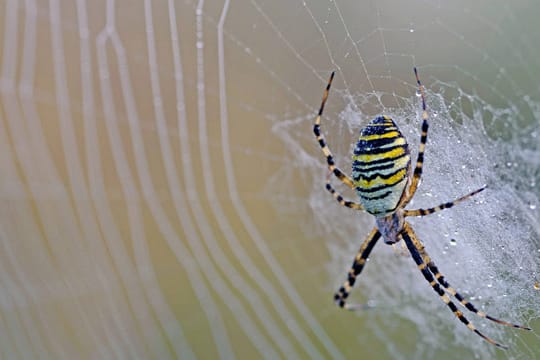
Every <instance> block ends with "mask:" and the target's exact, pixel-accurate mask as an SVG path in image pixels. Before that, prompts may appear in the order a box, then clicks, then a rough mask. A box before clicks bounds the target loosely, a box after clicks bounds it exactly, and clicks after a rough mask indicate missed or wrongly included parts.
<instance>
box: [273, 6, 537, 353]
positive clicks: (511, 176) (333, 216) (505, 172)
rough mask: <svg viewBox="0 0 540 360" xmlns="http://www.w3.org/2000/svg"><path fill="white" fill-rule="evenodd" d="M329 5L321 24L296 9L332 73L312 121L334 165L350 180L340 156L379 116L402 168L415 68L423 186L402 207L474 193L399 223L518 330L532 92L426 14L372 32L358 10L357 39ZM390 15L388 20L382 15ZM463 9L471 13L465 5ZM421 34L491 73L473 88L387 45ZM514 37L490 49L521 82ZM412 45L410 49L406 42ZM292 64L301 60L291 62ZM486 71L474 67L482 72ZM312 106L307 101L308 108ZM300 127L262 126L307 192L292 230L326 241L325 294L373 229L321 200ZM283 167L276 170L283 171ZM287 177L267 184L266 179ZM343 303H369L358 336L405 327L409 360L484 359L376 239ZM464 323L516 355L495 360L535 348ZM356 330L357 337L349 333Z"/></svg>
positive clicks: (528, 265)
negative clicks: (395, 132) (458, 355)
mask: <svg viewBox="0 0 540 360" xmlns="http://www.w3.org/2000/svg"><path fill="white" fill-rule="evenodd" d="M339 4H340V2H330V3H329V5H328V12H327V14H326V17H324V16H321V17H317V16H316V15H313V12H314V10H313V8H314V7H315V5H313V4H311V3H304V6H305V8H306V11H307V12H308V13H309V15H310V17H312V19H313V22H314V26H315V27H316V28H317V30H318V31H319V35H320V41H319V42H318V45H319V46H322V47H326V48H327V50H328V54H327V56H328V58H329V60H330V61H329V62H331V63H332V64H331V65H329V66H328V70H329V71H330V70H331V69H337V81H336V82H337V84H336V82H335V84H334V88H333V89H332V90H331V94H330V98H329V100H328V103H327V107H326V111H325V114H324V116H323V119H322V132H323V133H324V134H325V136H326V138H327V142H328V144H329V146H330V148H331V149H332V150H333V151H334V155H335V159H336V163H337V165H338V166H339V167H340V168H341V169H342V170H344V171H345V172H347V173H350V165H351V154H352V147H353V145H354V142H355V141H356V138H357V136H358V132H359V130H360V129H361V128H362V127H363V126H365V125H366V124H367V122H368V121H369V120H370V119H372V118H373V117H374V116H376V115H378V114H385V115H388V116H390V117H392V118H393V119H394V120H395V121H396V122H397V124H398V126H400V128H401V131H402V132H403V134H404V135H405V136H406V138H407V139H408V141H409V144H410V148H411V149H413V159H415V157H414V155H415V154H416V153H415V152H414V151H415V150H416V148H417V146H418V140H419V130H420V122H421V116H420V115H421V114H420V102H419V98H418V93H417V89H416V85H415V82H414V74H413V72H412V67H413V66H414V65H416V66H419V72H420V76H421V77H422V79H423V81H424V84H427V88H428V90H427V91H426V98H427V107H428V111H429V120H430V125H431V127H430V132H429V140H428V143H427V147H426V155H425V163H424V164H425V165H424V176H423V181H422V183H421V186H420V188H419V190H418V192H417V195H416V196H415V198H414V200H413V201H412V202H411V204H410V205H409V208H421V207H422V208H426V207H431V206H435V205H438V204H440V203H443V202H446V201H449V200H452V199H455V198H457V197H459V196H462V195H464V194H466V193H468V192H471V191H473V190H475V189H477V188H479V187H481V186H483V185H484V184H485V185H487V190H486V191H484V192H483V193H481V194H480V195H478V196H476V197H475V198H474V199H471V200H469V201H468V202H466V203H464V204H460V205H458V206H456V207H454V208H453V209H451V210H445V211H443V212H442V213H439V214H436V215H432V216H428V217H425V218H415V219H411V220H410V222H411V223H412V225H413V228H414V229H415V231H416V233H417V235H418V236H419V238H420V240H421V241H423V242H424V244H425V246H426V249H427V251H428V253H429V254H430V255H431V257H432V259H433V260H434V261H435V262H436V264H437V265H438V267H439V269H441V271H442V273H443V274H444V275H445V276H446V278H447V279H448V281H449V282H450V283H451V284H452V285H453V286H454V287H455V288H456V289H458V291H461V293H462V294H464V295H466V296H467V297H468V298H469V299H471V301H473V303H475V304H476V305H477V306H479V307H480V309H481V310H482V311H486V312H487V313H488V314H491V315H493V316H496V317H500V318H503V319H507V320H509V319H510V320H511V321H515V322H518V323H524V324H530V322H531V321H533V320H534V319H537V318H538V316H539V314H540V307H539V306H538V296H539V293H538V289H537V287H538V283H537V281H538V277H539V275H540V273H539V271H540V265H539V263H540V262H539V258H540V216H539V213H538V205H539V194H540V192H539V191H538V189H539V187H538V180H539V176H540V174H539V171H538V169H539V165H540V152H539V151H540V148H539V145H538V144H539V141H538V137H539V136H540V133H539V130H540V125H539V122H538V118H539V116H540V113H539V112H538V104H539V102H538V88H537V87H531V90H532V94H531V93H527V92H526V90H524V89H523V88H521V87H522V86H523V85H522V84H519V85H518V84H516V83H515V82H514V80H513V79H512V77H511V75H509V74H508V73H507V72H506V71H507V70H506V69H505V68H504V64H505V63H506V62H507V60H506V59H504V60H500V59H499V58H497V57H496V56H495V55H491V53H490V52H489V51H488V50H484V48H482V47H481V45H480V44H475V43H473V42H472V41H471V40H469V39H468V38H467V37H466V31H467V29H463V30H461V31H463V33H460V30H459V29H457V28H452V27H451V25H449V24H446V23H445V20H441V18H439V17H438V18H436V19H432V20H430V21H426V22H425V23H424V24H423V26H425V28H423V26H415V25H411V26H410V27H409V28H399V27H397V28H392V27H391V26H390V25H387V24H384V25H383V24H382V22H383V20H382V19H388V18H390V17H391V15H390V14H387V13H385V12H384V10H381V9H378V8H377V6H376V5H373V4H372V6H371V7H368V8H369V9H370V11H372V12H373V14H372V15H373V17H374V18H375V19H376V20H375V21H374V22H375V25H374V27H373V28H372V29H371V31H368V32H367V34H364V35H362V37H360V38H356V37H352V35H351V33H350V32H349V30H348V29H349V27H351V26H355V25H356V24H351V23H349V22H347V21H346V20H345V19H344V18H343V10H341V11H340V5H339ZM386 5H388V4H386ZM424 5H425V4H424ZM386 9H387V10H388V7H386ZM430 10H433V9H427V12H429V13H432V12H431V11H430ZM439 10H440V11H445V10H446V11H454V10H456V9H444V10H441V9H439ZM439 10H435V13H437V14H438V15H439V16H440V14H439V13H438V11H439ZM510 10H512V9H510ZM389 11H390V12H391V13H392V15H395V13H394V12H393V11H392V10H389ZM405 13H407V11H405ZM464 13H465V14H470V12H469V9H466V10H465V11H464ZM511 13H512V12H511ZM469 16H470V17H469V20H470V19H475V20H476V21H481V22H482V24H484V25H487V26H486V31H491V32H495V33H497V34H499V35H502V33H503V31H504V30H502V29H501V28H498V27H497V25H495V24H494V23H491V22H489V20H488V19H487V18H484V17H481V16H479V15H478V14H472V15H471V14H470V15H469ZM510 19H511V20H512V21H513V20H515V17H512V16H510V17H509V19H506V20H507V21H509V22H510V25H512V26H514V25H516V24H513V23H512V22H511V21H510ZM335 22H337V23H338V25H336V24H335ZM328 23H334V25H335V26H341V27H342V39H341V42H340V44H339V46H333V45H332V44H331V43H330V40H329V38H330V37H331V36H333V33H331V31H333V30H334V29H332V30H328V29H330V27H331V26H330V25H328ZM411 23H412V22H411ZM419 28H420V29H419ZM428 29H430V30H433V29H435V30H438V31H441V30H442V31H443V32H447V33H448V34H451V36H452V37H454V40H455V39H456V38H457V39H458V42H459V43H460V46H463V47H464V48H465V49H466V51H468V52H470V54H469V55H471V54H472V55H471V56H472V57H474V58H476V57H479V58H481V59H482V60H483V62H484V65H485V68H490V67H491V68H492V71H493V72H494V73H495V76H494V78H492V79H489V80H484V79H483V78H482V74H480V75H478V74H475V73H473V72H471V71H470V70H467V69H466V68H463V67H461V66H457V65H455V64H448V59H446V60H445V63H444V64H436V63H428V64H426V63H425V62H424V60H423V58H420V57H419V56H416V55H414V53H413V52H410V51H409V50H407V48H406V46H404V45H403V44H400V45H399V49H403V50H400V51H399V52H395V51H394V50H393V48H392V47H391V46H390V45H389V41H388V40H387V39H386V37H388V38H389V39H391V38H394V37H395V36H394V35H395V33H398V32H400V33H407V32H410V33H411V34H412V33H414V32H418V31H424V30H425V31H428ZM435 32H437V31H435ZM448 34H447V35H448ZM443 35H444V34H441V36H443ZM419 36H420V35H419ZM284 37H285V36H284ZM518 37H519V41H518V42H517V44H515V45H512V44H504V46H503V47H507V48H510V49H511V50H513V51H514V52H512V53H511V56H512V57H513V58H514V61H516V62H517V63H519V64H520V67H518V68H519V69H520V71H523V72H524V73H525V74H529V75H533V74H534V71H535V70H538V69H537V67H535V66H531V65H530V64H529V63H528V61H527V59H525V58H524V57H525V56H526V55H525V54H523V53H521V52H523V51H526V50H521V49H520V48H519V43H520V42H526V41H527V38H526V35H524V34H520V35H518ZM374 38H375V40H374ZM423 38H424V37H422V39H423ZM334 40H335V39H334ZM371 41H378V42H379V44H378V45H379V48H380V51H381V52H380V53H377V52H375V53H369V51H361V50H360V49H362V48H363V46H364V45H365V46H368V43H369V42H371ZM433 41H435V40H433ZM441 41H445V40H441ZM501 41H504V40H503V39H501ZM394 44H395V43H394ZM410 44H415V41H414V40H410ZM396 46H397V45H396ZM412 46H413V47H414V48H415V49H418V46H414V45H412ZM336 50H337V51H336ZM297 55H298V56H301V53H300V52H299V53H297ZM351 57H352V58H354V57H357V59H356V66H357V69H355V70H356V71H353V72H352V73H353V74H355V75H356V74H357V73H364V75H365V78H364V79H363V80H362V83H361V85H358V84H354V83H353V80H351V79H350V78H349V76H348V75H349V72H348V71H347V70H343V69H342V67H347V66H348V64H346V63H347V62H348V61H349V59H348V58H351ZM397 61H400V62H403V63H404V64H407V65H408V66H409V68H410V72H409V73H407V72H404V71H402V70H400V71H399V76H397V75H394V73H393V71H395V70H394V68H395V67H397V68H398V69H399V68H400V66H396V65H395V62H397ZM499 61H501V63H499ZM317 63H318V64H320V63H319V62H317ZM368 63H369V65H368ZM379 67H380V68H382V70H380V69H379ZM370 68H374V70H369V69H370ZM441 68H442V71H441ZM485 68H484V70H483V71H486V70H485ZM514 70H515V69H514ZM329 71H327V72H322V71H321V72H320V73H321V74H324V76H323V81H321V83H320V94H322V92H323V90H324V85H325V80H326V79H325V76H328V74H329ZM372 71H373V73H372ZM445 71H447V72H448V73H450V74H452V75H454V76H455V77H457V78H458V79H461V80H463V81H464V82H465V83H467V84H470V83H471V82H473V83H474V85H473V86H471V85H467V87H465V88H462V87H461V84H460V81H459V80H439V79H437V78H436V77H435V76H434V75H433V73H437V74H441V73H444V72H445ZM445 77H446V76H445ZM385 82H388V83H392V84H394V85H396V86H398V87H399V89H402V86H403V85H405V86H404V87H405V89H406V90H405V91H404V92H403V91H400V92H399V95H398V94H397V93H396V91H399V90H394V89H391V88H390V89H386V90H379V88H378V87H377V86H376V85H374V83H377V84H384V83H385ZM526 85H528V84H527V83H526ZM366 88H367V91H366V90H365V89H366ZM415 93H416V95H417V96H415ZM402 94H408V95H402ZM533 94H534V95H533ZM533 99H534V100H533ZM316 100H319V99H318V98H316ZM336 103H337V105H336ZM317 105H318V103H317V102H316V101H313V103H312V106H313V107H316V106H317ZM312 122H313V117H311V118H309V117H308V118H304V117H298V118H296V119H291V120H285V121H282V122H279V123H277V124H276V125H275V126H274V132H275V134H276V135H277V136H279V137H281V138H282V139H283V141H284V143H285V144H286V145H287V147H288V148H289V149H290V152H289V156H290V157H291V158H292V159H291V160H290V161H291V162H292V163H293V164H294V171H295V172H298V171H299V172H301V174H300V175H298V176H300V177H301V178H302V179H303V180H304V181H305V183H306V184H307V186H308V188H309V189H311V190H310V193H309V195H308V196H307V197H306V198H305V199H304V201H306V202H308V204H309V207H310V208H311V210H312V212H311V217H312V219H313V220H312V221H310V222H309V223H308V224H306V227H305V229H304V230H305V232H306V234H308V236H317V235H319V236H322V237H323V238H325V239H327V243H326V246H327V247H328V250H329V251H330V253H331V254H332V259H333V260H332V262H331V263H330V264H329V265H328V269H329V272H330V274H331V275H330V279H332V284H329V285H328V292H329V293H330V292H333V291H335V290H336V289H337V288H338V287H339V286H340V284H341V283H342V282H343V281H344V280H345V278H346V271H347V270H348V266H349V265H350V263H351V262H352V259H353V257H354V255H355V254H356V251H357V249H358V247H359V245H360V243H361V241H363V239H364V238H365V237H366V236H367V234H368V233H369V231H370V229H371V227H372V226H373V225H374V221H373V219H372V218H371V217H370V216H369V215H366V214H359V213H354V211H352V210H350V209H345V208H340V207H339V205H338V204H337V203H336V202H335V201H334V200H333V199H332V198H331V196H329V194H328V193H327V192H326V191H325V190H324V178H325V176H326V170H325V165H324V162H325V160H324V156H323V155H322V153H321V152H320V151H319V150H318V149H316V148H315V147H316V146H317V145H316V144H315V141H314V139H313V135H312V134H311V132H309V131H308V128H309V126H310V123H312ZM310 138H311V139H310ZM309 141H311V144H309ZM299 168H300V169H301V170H298V169H299ZM287 169H291V168H289V167H287ZM286 171H287V170H285V168H284V170H283V172H286ZM291 177H292V176H287V175H285V174H283V173H280V174H279V179H283V178H285V179H291ZM274 181H275V183H272V185H271V191H273V192H278V193H279V192H283V191H285V192H287V190H286V188H287V185H286V184H284V183H283V182H282V180H278V179H277V178H276V179H274ZM333 183H334V185H335V186H337V188H338V189H340V190H341V191H342V192H343V193H344V194H345V195H346V197H348V198H350V199H353V200H354V199H355V195H354V193H353V192H352V191H348V190H347V189H345V187H344V186H342V185H341V186H340V185H339V181H338V180H336V179H333ZM282 195H284V196H283V197H282V199H288V197H289V196H292V197H293V198H294V199H295V201H297V200H298V198H296V197H294V195H293V194H290V193H288V192H287V194H286V195H287V196H285V194H282ZM300 200H302V199H300ZM277 203H278V205H277V206H278V208H280V209H282V210H283V211H285V212H287V213H288V212H289V211H290V208H291V206H292V207H293V208H295V205H292V204H291V203H290V202H289V201H283V202H281V203H280V202H279V201H277ZM405 252H406V250H405ZM350 301H352V302H355V301H360V302H369V303H372V304H376V305H377V306H376V307H375V308H374V309H372V310H369V311H367V312H365V313H360V314H359V315H358V316H360V317H367V318H368V319H370V320H369V321H366V322H364V324H366V323H367V325H365V326H366V327H367V331H372V332H374V333H375V334H378V336H381V337H384V338H389V337H390V336H389V334H390V333H391V331H389V330H388V329H392V328H393V327H394V326H395V323H396V322H399V321H405V322H407V323H409V324H410V328H409V329H408V331H412V330H413V329H414V330H415V331H417V333H418V335H417V336H418V338H419V339H421V341H420V343H421V344H422V345H421V346H418V347H416V349H415V350H410V351H411V352H412V354H414V355H415V357H419V358H430V357H434V356H436V355H437V354H441V353H442V354H447V355H450V354H451V351H452V350H451V349H454V348H455V347H459V348H462V349H463V348H466V349H471V352H472V353H473V354H474V355H475V356H477V357H481V358H482V357H484V356H493V355H495V349H493V348H491V347H490V346H484V345H486V344H483V343H481V344H479V340H480V339H478V338H477V337H476V336H471V334H470V331H469V330H468V329H467V328H466V327H465V326H464V325H463V324H462V323H460V322H459V321H457V320H456V319H454V317H453V315H452V314H451V312H450V311H449V310H448V309H447V308H446V306H445V305H444V303H443V302H442V301H440V300H439V299H438V296H437V295H436V294H434V293H433V291H432V290H431V289H430V288H429V286H428V285H427V284H426V283H425V280H424V279H423V277H422V276H421V274H420V273H419V272H418V270H417V269H416V267H415V266H414V265H413V262H412V260H411V259H410V255H409V256H403V257H402V256H398V255H396V254H395V253H394V252H393V251H392V250H391V249H390V247H385V245H384V244H382V243H380V244H378V246H377V248H376V250H375V251H374V252H373V253H372V255H371V261H369V263H368V264H367V267H366V270H364V272H363V273H362V275H361V276H360V277H359V279H358V281H357V285H356V288H355V289H353V293H352V299H351V300H350ZM465 315H466V316H467V317H468V319H469V320H471V321H473V323H475V324H477V326H478V328H479V329H481V331H483V332H485V333H487V334H489V335H490V336H493V337H495V338H497V339H504V341H503V340H501V341H502V342H506V343H510V344H512V345H516V343H518V346H517V347H516V346H514V348H513V349H511V350H509V352H508V353H506V354H505V355H500V354H499V356H509V357H510V358H528V357H530V356H533V354H535V351H536V350H535V347H534V345H530V344H527V343H524V342H523V341H522V340H520V338H519V336H520V335H522V334H520V333H519V332H517V333H512V332H509V331H508V329H507V328H504V327H502V328H501V327H500V326H498V325H494V324H493V323H489V322H488V323H486V322H485V321H483V320H481V319H478V318H477V317H476V316H474V315H473V314H471V313H465ZM351 316H353V315H351ZM375 319H376V320H375ZM365 330H366V328H362V330H359V331H365ZM534 337H535V339H536V340H534V341H533V343H534V342H536V343H537V342H538V339H539V338H538V336H537V335H535V336H534ZM405 348H406V347H405ZM387 351H388V353H389V354H391V356H392V357H393V358H409V357H410V356H411V353H407V352H405V353H404V348H403V347H400V346H398V345H395V344H391V341H389V343H388V344H387ZM488 354H490V355H488Z"/></svg>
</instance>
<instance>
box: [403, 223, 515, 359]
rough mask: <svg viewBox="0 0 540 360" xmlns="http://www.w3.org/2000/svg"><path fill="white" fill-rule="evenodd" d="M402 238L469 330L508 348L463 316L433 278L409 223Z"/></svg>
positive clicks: (437, 291)
mask: <svg viewBox="0 0 540 360" xmlns="http://www.w3.org/2000/svg"><path fill="white" fill-rule="evenodd" d="M400 236H401V238H402V239H403V241H405V244H406V245H407V248H408V249H409V252H410V253H411V255H412V257H413V259H414V262H415V263H416V265H417V266H418V269H420V271H421V272H422V275H424V278H425V279H426V280H427V282H428V283H429V285H431V287H432V288H433V290H434V291H435V292H436V293H437V294H439V296H440V297H441V299H442V300H443V301H444V303H445V304H446V305H447V306H448V307H449V308H450V310H452V312H453V313H454V315H456V317H457V318H458V319H459V320H460V321H461V322H462V323H463V324H465V325H466V326H467V327H468V328H469V330H471V331H473V332H474V333H476V334H477V335H479V336H480V337H482V338H483V339H484V340H486V341H487V342H489V343H490V344H493V345H495V346H497V347H500V348H503V349H507V348H508V347H507V346H505V345H503V344H500V343H498V342H496V341H495V340H493V339H491V338H490V337H488V336H486V335H484V334H483V333H482V332H480V331H479V330H478V329H476V327H475V326H474V325H473V324H472V323H471V322H470V321H469V320H467V318H466V317H465V316H463V313H462V312H461V311H460V310H458V308H457V306H456V305H455V304H454V303H453V302H452V300H450V298H449V297H448V295H447V294H446V293H445V292H444V290H443V289H442V288H441V287H440V286H439V284H438V283H437V280H435V279H434V278H433V274H432V273H431V272H430V270H429V268H428V266H427V264H426V262H424V260H423V259H422V255H421V253H422V251H424V245H422V243H421V242H420V241H419V240H418V239H417V238H416V235H415V234H414V231H413V230H412V228H411V227H410V225H409V224H407V223H405V224H404V226H403V231H402V232H401V233H400Z"/></svg>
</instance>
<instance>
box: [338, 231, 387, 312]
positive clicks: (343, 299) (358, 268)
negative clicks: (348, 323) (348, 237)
mask: <svg viewBox="0 0 540 360" xmlns="http://www.w3.org/2000/svg"><path fill="white" fill-rule="evenodd" d="M380 237H381V233H380V232H379V230H378V229H377V228H375V229H373V231H372V232H371V234H369V236H368V238H367V239H366V240H365V241H364V243H363V244H362V246H360V249H359V250H358V254H357V255H356V257H355V258H354V262H353V264H352V266H351V269H350V270H349V273H348V274H347V281H345V283H344V284H343V286H341V287H340V288H339V290H338V291H337V292H336V293H335V294H334V301H335V302H336V304H337V305H338V306H339V307H341V308H344V309H347V310H357V309H360V308H363V307H364V306H362V305H350V304H347V298H348V297H349V293H350V292H351V289H352V287H353V286H354V283H355V282H356V278H357V277H358V275H360V273H361V272H362V270H363V269H364V265H365V263H366V260H367V258H368V257H369V254H370V253H371V250H373V248H374V247H375V244H376V243H377V240H379V238H380Z"/></svg>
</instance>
